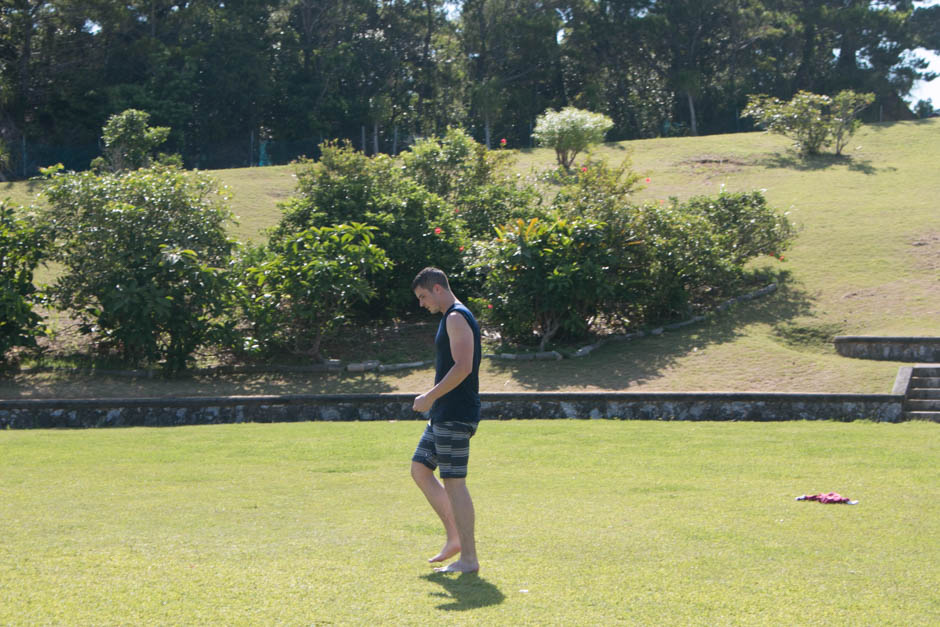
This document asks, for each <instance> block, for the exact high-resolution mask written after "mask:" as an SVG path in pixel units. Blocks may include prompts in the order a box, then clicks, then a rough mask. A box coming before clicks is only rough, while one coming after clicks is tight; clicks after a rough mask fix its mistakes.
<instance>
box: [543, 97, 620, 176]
mask: <svg viewBox="0 0 940 627" xmlns="http://www.w3.org/2000/svg"><path fill="white" fill-rule="evenodd" d="M613 125H614V121H613V120H611V119H610V118H609V117H607V116H606V115H603V114H601V113H592V112H590V111H585V110H583V109H576V108H574V107H565V108H564V109H562V110H561V111H552V110H548V111H546V112H545V113H543V114H542V115H540V116H539V117H537V118H536V119H535V130H534V131H533V132H532V135H533V137H535V140H536V141H537V142H538V143H539V144H541V145H542V146H548V147H549V148H554V149H555V158H556V159H558V165H560V166H562V167H563V168H565V169H567V168H570V167H571V164H572V163H573V162H574V158H575V157H576V156H577V155H578V153H580V152H582V151H584V150H586V149H587V148H588V146H590V145H591V144H599V143H601V142H603V141H604V136H605V135H606V134H607V131H609V130H610V129H611V128H612V127H613Z"/></svg>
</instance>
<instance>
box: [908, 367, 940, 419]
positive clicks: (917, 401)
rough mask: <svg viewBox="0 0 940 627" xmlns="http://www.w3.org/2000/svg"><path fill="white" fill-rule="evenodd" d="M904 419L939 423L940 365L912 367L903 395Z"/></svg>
mask: <svg viewBox="0 0 940 627" xmlns="http://www.w3.org/2000/svg"><path fill="white" fill-rule="evenodd" d="M904 418H905V419H906V420H932V421H933V422H940V364H929V365H917V366H914V367H913V370H912V372H911V380H910V384H909V385H908V386H907V393H906V394H905V395H904Z"/></svg>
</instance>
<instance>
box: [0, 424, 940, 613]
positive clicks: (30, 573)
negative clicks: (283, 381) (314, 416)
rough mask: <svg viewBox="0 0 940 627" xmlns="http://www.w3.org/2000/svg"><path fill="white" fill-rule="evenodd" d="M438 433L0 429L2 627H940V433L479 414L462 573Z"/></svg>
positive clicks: (910, 427)
mask: <svg viewBox="0 0 940 627" xmlns="http://www.w3.org/2000/svg"><path fill="white" fill-rule="evenodd" d="M421 429H422V425H421V423H419V422H397V423H299V424H270V425H260V424H242V425H225V426H208V427H206V426H203V427H185V428H166V429H109V430H89V431H6V432H0V520H2V521H3V523H2V526H3V534H2V540H0V624H16V625H34V624H71V625H112V624H164V625H166V624H174V625H193V624H215V625H270V624H288V625H301V624H304V625H310V624H314V625H325V624H362V625H365V624H369V625H375V624H401V625H405V624H407V625H417V624H435V623H444V624H483V625H519V624H528V625H606V624H636V625H810V624H813V625H815V624H838V625H903V626H905V627H906V626H910V625H936V624H938V622H940V597H938V596H937V589H938V586H940V575H938V570H937V564H938V563H940V544H938V543H937V537H938V535H940V472H938V468H940V464H938V461H940V447H938V442H940V440H938V438H937V426H936V425H933V424H928V423H905V424H874V423H867V422H860V423H851V424H840V423H804V422H794V423H763V424H756V423H662V422H657V423H649V422H619V421H568V420H563V421H528V422H524V421H510V422H484V423H483V424H482V425H481V428H480V431H479V434H478V436H477V437H475V438H474V440H473V452H472V456H471V474H470V477H469V479H468V482H469V485H470V489H471V492H472V494H473V496H474V499H475V503H476V508H477V526H478V532H477V536H478V544H479V552H480V557H481V563H482V570H481V573H480V576H479V577H475V576H463V577H460V578H457V577H456V576H442V575H434V574H432V573H431V569H430V568H429V566H428V564H427V563H426V562H425V559H426V558H427V557H429V556H430V555H433V554H434V553H435V552H436V551H437V550H438V549H439V548H440V544H441V542H442V535H441V532H440V530H439V528H438V523H437V522H436V518H434V515H433V514H432V512H431V510H430V508H429V507H428V506H427V505H426V503H425V502H424V501H423V497H422V496H421V495H420V493H419V492H418V490H417V488H416V487H414V485H413V484H412V482H411V479H410V477H409V476H408V464H409V461H408V460H409V458H410V455H411V452H412V450H413V447H414V445H415V444H416V442H417V439H418V437H419V435H420V431H421ZM821 491H826V492H828V491H837V492H840V493H841V494H844V495H846V496H849V497H852V498H855V499H858V500H859V501H860V504H859V505H856V506H846V505H821V504H818V503H811V502H797V501H795V500H794V498H795V497H796V496H798V495H801V494H804V493H812V492H821Z"/></svg>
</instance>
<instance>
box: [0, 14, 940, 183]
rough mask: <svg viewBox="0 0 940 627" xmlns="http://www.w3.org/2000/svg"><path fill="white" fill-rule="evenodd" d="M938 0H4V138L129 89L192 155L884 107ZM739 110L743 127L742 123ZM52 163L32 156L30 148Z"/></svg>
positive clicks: (19, 137)
mask: <svg viewBox="0 0 940 627" xmlns="http://www.w3.org/2000/svg"><path fill="white" fill-rule="evenodd" d="M938 15H940V11H938V7H929V8H923V7H916V6H915V4H914V3H913V2H911V1H910V0H883V1H880V2H870V1H869V0H840V1H839V2H831V1H827V0H670V2H656V1H655V0H548V1H543V2H523V1H511V0H459V1H454V0H451V1H445V0H337V1H333V2H327V1H326V0H225V1H224V2H222V1H221V0H191V1H187V2H181V1H179V0H127V1H125V2H108V1H106V0H0V145H4V146H6V147H7V152H8V153H9V158H8V159H7V162H8V165H7V168H8V170H9V171H12V172H17V169H18V167H19V170H20V171H22V170H25V164H24V163H18V160H20V161H21V160H22V159H23V156H22V152H23V151H22V150H19V149H18V147H19V146H20V145H21V144H22V143H23V140H24V138H25V140H27V141H31V142H41V143H44V144H53V145H59V146H81V145H92V146H93V145H94V144H95V142H96V141H97V137H98V131H99V129H100V128H101V127H102V126H103V124H104V123H105V121H106V120H107V119H108V118H109V116H111V115H113V114H115V113H118V112H121V111H124V110H126V109H138V110H141V111H145V112H147V113H149V114H150V115H151V123H152V124H154V125H155V126H160V127H164V126H165V127H169V128H171V129H173V130H172V133H171V135H170V137H169V138H168V140H167V142H166V144H165V145H164V147H163V148H164V149H165V150H167V151H168V152H176V153H180V154H181V155H183V157H184V159H185V162H186V164H187V165H189V166H198V167H222V166H226V167H230V166H235V165H248V164H250V163H254V162H257V161H258V160H259V153H260V147H261V146H262V145H263V144H264V142H266V141H268V140H274V141H281V142H286V141H291V140H304V142H305V143H303V144H302V145H300V144H299V145H298V147H297V148H296V150H294V152H293V154H289V155H286V156H285V157H283V158H282V157H277V156H275V157H273V158H275V159H277V158H281V159H282V160H286V159H288V158H293V157H295V156H296V155H297V154H300V153H301V152H303V151H306V152H307V153H308V154H310V153H312V152H313V151H315V147H316V145H317V144H319V143H320V141H321V140H323V139H331V138H340V139H349V140H351V141H352V142H353V144H354V145H355V146H356V147H357V148H358V149H361V150H364V151H366V152H368V153H370V154H371V153H375V152H386V153H397V152H398V151H400V150H402V149H403V148H404V146H405V145H407V144H408V143H410V142H412V141H413V140H414V139H415V138H418V137H423V136H429V135H436V134H442V133H443V132H444V131H445V129H446V128H447V127H448V126H460V127H463V128H466V129H468V130H469V131H470V133H471V134H472V135H473V136H474V138H476V139H477V140H479V141H481V142H483V143H484V145H487V146H490V145H493V144H494V143H495V141H496V139H497V138H498V139H506V140H507V144H508V145H510V146H522V145H530V142H531V133H532V128H533V124H534V122H535V118H536V116H538V115H539V114H540V113H542V112H543V111H545V110H546V109H549V108H552V109H561V108H563V107H566V106H573V107H578V108H583V109H588V110H591V111H596V112H599V113H602V114H604V115H607V116H608V117H610V118H611V119H612V120H613V122H614V126H613V128H612V130H611V132H610V134H609V135H608V138H609V139H612V140H620V139H629V138H637V137H652V136H657V135H663V134H675V133H692V134H704V133H714V132H727V131H733V130H742V127H741V125H742V124H748V122H747V121H743V122H742V120H741V117H740V111H741V110H742V109H743V108H744V107H745V105H746V102H747V97H748V95H750V94H756V93H761V94H767V95H769V96H773V97H777V98H781V99H783V100H787V99H789V98H791V97H792V96H793V95H794V94H796V93H797V92H798V91H800V90H805V91H810V92H813V93H820V94H829V95H834V94H835V93H836V92H838V91H841V90H846V89H852V90H855V91H857V92H871V93H874V94H875V95H876V98H877V101H876V104H875V106H873V107H871V108H870V109H869V112H870V114H869V115H880V116H884V117H885V119H899V118H901V117H903V116H905V115H908V114H909V112H906V108H905V107H904V104H903V101H902V99H903V97H904V96H906V95H907V94H908V93H909V92H910V89H911V87H912V85H913V83H914V81H915V80H918V79H920V78H930V75H929V74H927V73H926V63H925V62H924V61H923V60H922V59H920V58H918V57H917V55H916V54H915V53H914V51H916V50H917V49H919V48H925V49H928V50H938V48H940V39H938V36H937V29H936V28H934V27H935V26H936V24H937V21H938V17H937V16H938ZM744 128H746V127H744ZM39 165H48V164H39Z"/></svg>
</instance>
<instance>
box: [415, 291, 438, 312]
mask: <svg viewBox="0 0 940 627" xmlns="http://www.w3.org/2000/svg"><path fill="white" fill-rule="evenodd" d="M435 287H436V286H431V289H430V290H427V289H425V288H423V287H416V288H415V296H416V297H417V298H418V304H419V305H420V306H422V307H424V308H425V309H427V310H428V311H429V312H431V313H437V312H438V311H439V308H438V306H437V299H435V297H434V296H435V295H434V288H435Z"/></svg>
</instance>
